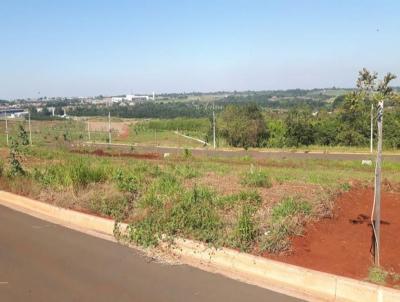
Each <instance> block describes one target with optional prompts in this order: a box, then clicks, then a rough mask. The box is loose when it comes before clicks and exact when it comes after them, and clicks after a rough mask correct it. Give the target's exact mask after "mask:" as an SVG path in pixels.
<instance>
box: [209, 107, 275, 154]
mask: <svg viewBox="0 0 400 302" xmlns="http://www.w3.org/2000/svg"><path fill="white" fill-rule="evenodd" d="M217 125H218V132H219V134H220V135H221V136H222V137H224V138H225V139H226V140H227V142H228V144H229V145H231V146H234V147H244V148H246V149H247V148H249V147H262V146H265V144H266V142H267V139H268V131H267V126H266V123H265V120H264V117H263V115H262V112H261V110H260V108H259V107H258V106H257V105H255V104H246V105H244V106H238V105H228V106H226V107H225V109H224V111H223V112H222V113H221V114H220V115H219V117H218V121H217Z"/></svg>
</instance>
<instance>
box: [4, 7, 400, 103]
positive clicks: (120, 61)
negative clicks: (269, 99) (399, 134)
mask: <svg viewBox="0 0 400 302" xmlns="http://www.w3.org/2000/svg"><path fill="white" fill-rule="evenodd" d="M399 15H400V1H397V0H393V1H378V0H377V1H369V0H360V1H355V0H347V1H345V0H343V1H340V0H337V1H330V0H326V1H323V0H320V1H317V0H309V1H306V0H292V1H288V0H286V1H285V0H281V1H272V0H271V1H267V0H265V1H251V0H248V1H235V0H231V1H219V0H214V1H208V0H202V1H200V0H199V1H177V0H169V1H133V0H132V1H118V0H115V1H111V0H110V1H101V0H96V1H94V0H69V1H64V0H58V1H54V0H53V1H41V0H35V1H33V0H25V1H20V0H0V98H18V97H35V96H37V95H38V92H40V95H41V96H87V95H98V94H105V95H113V94H123V93H129V92H131V91H132V92H137V93H139V92H140V93H150V92H152V91H155V92H156V93H157V92H158V93H160V92H184V91H185V92H189V91H216V90H247V89H251V90H263V89H287V88H314V87H331V86H337V87H351V86H353V85H354V82H355V78H356V76H357V71H358V70H360V69H361V68H362V67H367V68H369V69H371V70H375V71H378V72H380V73H381V74H383V73H385V72H388V71H391V72H394V73H395V74H398V75H400V57H399V50H400V38H399V36H400V35H399V33H400V18H399ZM399 83H400V82H399V80H396V82H395V84H396V85H399Z"/></svg>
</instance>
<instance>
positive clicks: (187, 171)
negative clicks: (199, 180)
mask: <svg viewBox="0 0 400 302" xmlns="http://www.w3.org/2000/svg"><path fill="white" fill-rule="evenodd" d="M174 172H175V174H176V175H177V176H180V177H182V178H184V179H191V178H195V177H198V176H199V175H200V173H199V171H198V170H197V169H195V168H193V167H192V166H191V165H184V164H182V165H176V166H175V167H174Z"/></svg>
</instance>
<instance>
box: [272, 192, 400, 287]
mask: <svg viewBox="0 0 400 302" xmlns="http://www.w3.org/2000/svg"><path fill="white" fill-rule="evenodd" d="M372 201H373V189H372V188H368V189H366V188H358V189H353V190H351V191H350V192H347V193H343V194H341V195H340V196H339V197H338V199H337V201H336V205H335V209H334V218H332V219H323V220H321V221H319V222H316V223H313V224H310V225H308V226H307V228H306V232H305V234H304V236H302V237H296V238H293V252H292V253H291V254H289V255H283V256H273V257H272V258H275V259H278V260H280V261H284V262H287V263H291V264H295V265H300V266H304V267H308V268H311V269H315V270H319V271H324V272H328V273H333V274H338V275H344V276H348V277H352V278H358V279H365V278H366V276H367V275H368V269H369V267H370V266H371V265H372V264H373V262H372V260H373V259H372V255H371V242H372V241H371V240H372V230H371V223H370V216H371V210H372ZM399 234H400V194H399V193H390V192H382V224H381V264H382V266H383V267H384V268H385V269H386V270H388V271H391V272H396V273H400V260H399V259H400V236H399ZM268 257H270V256H268Z"/></svg>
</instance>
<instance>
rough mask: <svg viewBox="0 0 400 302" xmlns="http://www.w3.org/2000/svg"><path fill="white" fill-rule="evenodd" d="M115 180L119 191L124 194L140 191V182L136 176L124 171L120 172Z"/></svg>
mask: <svg viewBox="0 0 400 302" xmlns="http://www.w3.org/2000/svg"><path fill="white" fill-rule="evenodd" d="M113 180H114V181H115V182H116V183H117V187H118V189H120V190H121V191H123V192H129V193H137V192H138V190H139V184H140V180H139V177H138V176H136V175H132V174H127V173H124V172H123V171H122V170H118V171H117V172H116V173H115V175H114V177H113Z"/></svg>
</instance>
